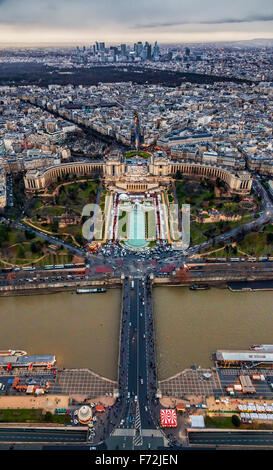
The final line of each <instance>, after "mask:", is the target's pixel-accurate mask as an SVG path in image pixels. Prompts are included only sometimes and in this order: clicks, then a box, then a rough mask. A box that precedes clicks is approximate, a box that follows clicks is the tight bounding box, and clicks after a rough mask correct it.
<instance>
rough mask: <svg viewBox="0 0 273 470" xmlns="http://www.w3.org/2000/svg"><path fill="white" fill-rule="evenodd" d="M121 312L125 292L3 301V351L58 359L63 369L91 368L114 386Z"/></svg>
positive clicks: (0, 344)
mask: <svg viewBox="0 0 273 470" xmlns="http://www.w3.org/2000/svg"><path fill="white" fill-rule="evenodd" d="M120 308H121V291H120V289H109V290H108V291H107V292H106V293H103V294H90V295H88V294H82V295H77V294H71V293H58V294H50V295H31V296H17V297H0V350H1V349H6V348H9V349H13V348H14V349H15V348H16V349H18V348H19V349H24V350H26V351H27V352H28V353H30V354H54V355H55V356H56V358H57V366H59V367H72V368H73V367H80V368H81V367H87V368H90V369H92V370H93V371H94V372H97V373H99V374H101V375H103V376H105V377H108V378H109V379H114V380H115V379H116V378H117V361H118V346H119V345H118V342H119V324H120Z"/></svg>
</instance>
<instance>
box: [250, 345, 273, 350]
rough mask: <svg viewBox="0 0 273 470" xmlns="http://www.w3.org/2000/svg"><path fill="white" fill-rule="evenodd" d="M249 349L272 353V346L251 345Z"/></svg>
mask: <svg viewBox="0 0 273 470" xmlns="http://www.w3.org/2000/svg"><path fill="white" fill-rule="evenodd" d="M249 349H252V350H253V351H273V344H252V346H250V348H249Z"/></svg>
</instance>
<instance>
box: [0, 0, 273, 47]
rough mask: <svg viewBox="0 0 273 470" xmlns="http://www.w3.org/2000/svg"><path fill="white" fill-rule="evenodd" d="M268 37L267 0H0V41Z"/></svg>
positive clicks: (271, 25) (272, 24) (270, 8)
mask: <svg viewBox="0 0 273 470" xmlns="http://www.w3.org/2000/svg"><path fill="white" fill-rule="evenodd" d="M256 38H267V39H269V38H273V2H272V0H248V1H247V2H246V0H230V1H229V2H226V1H223V0H220V1H219V0H206V1H205V2H204V1H203V0H169V1H168V2H166V0H148V1H147V0H138V1H135V0H58V1H56V0H23V1H22V0H0V43H2V44H3V43H9V44H11V43H30V44H31V45H35V44H37V43H39V44H41V43H70V44H72V43H83V42H86V43H92V42H94V41H105V42H108V43H111V42H127V43H132V42H135V41H138V40H142V41H145V40H148V41H155V40H157V41H159V42H161V43H182V42H216V41H236V40H249V39H256Z"/></svg>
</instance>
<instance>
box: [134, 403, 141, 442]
mask: <svg viewBox="0 0 273 470" xmlns="http://www.w3.org/2000/svg"><path fill="white" fill-rule="evenodd" d="M133 443H134V446H142V445H143V438H142V429H141V419H140V411H139V403H138V402H137V405H136V419H135V435H134V439H133Z"/></svg>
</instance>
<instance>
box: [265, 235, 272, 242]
mask: <svg viewBox="0 0 273 470" xmlns="http://www.w3.org/2000/svg"><path fill="white" fill-rule="evenodd" d="M266 241H267V243H273V233H268V234H267V236H266Z"/></svg>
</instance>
